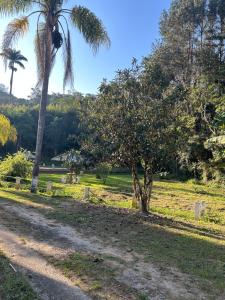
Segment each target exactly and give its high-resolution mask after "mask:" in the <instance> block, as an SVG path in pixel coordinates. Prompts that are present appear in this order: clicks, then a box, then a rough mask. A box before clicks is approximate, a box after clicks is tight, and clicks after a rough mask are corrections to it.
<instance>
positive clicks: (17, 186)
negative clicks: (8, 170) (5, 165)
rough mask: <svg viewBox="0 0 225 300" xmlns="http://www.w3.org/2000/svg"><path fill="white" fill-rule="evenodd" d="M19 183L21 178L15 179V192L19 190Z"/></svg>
mask: <svg viewBox="0 0 225 300" xmlns="http://www.w3.org/2000/svg"><path fill="white" fill-rule="evenodd" d="M20 183H21V178H20V177H16V189H17V190H19V189H20Z"/></svg>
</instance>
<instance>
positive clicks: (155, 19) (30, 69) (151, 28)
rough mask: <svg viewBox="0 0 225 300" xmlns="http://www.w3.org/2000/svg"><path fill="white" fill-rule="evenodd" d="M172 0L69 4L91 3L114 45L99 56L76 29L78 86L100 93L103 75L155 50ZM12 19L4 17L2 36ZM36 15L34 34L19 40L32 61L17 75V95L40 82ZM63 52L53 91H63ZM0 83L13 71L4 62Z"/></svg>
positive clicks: (86, 0) (85, 2)
mask: <svg viewBox="0 0 225 300" xmlns="http://www.w3.org/2000/svg"><path fill="white" fill-rule="evenodd" d="M170 2H171V0H112V1H109V0H94V1H93V0H78V1H74V0H69V1H68V2H67V6H68V7H72V6H73V5H74V4H80V5H84V6H87V7H88V8H89V9H91V10H92V11H93V12H94V13H95V14H96V15H97V16H98V17H99V18H101V19H102V21H103V23H104V25H105V27H106V29H107V31H108V34H109V36H110V38H111V41H112V45H111V48H110V49H104V48H101V49H100V51H99V52H98V54H97V55H96V56H93V53H92V51H91V49H90V48H89V46H88V45H86V44H85V42H84V40H83V38H82V36H81V35H80V34H79V33H78V32H77V31H76V29H72V31H71V32H72V45H73V61H74V74H75V83H74V87H75V89H76V90H77V91H79V92H82V93H96V92H97V90H98V86H99V84H100V83H101V81H102V79H103V78H107V79H109V80H110V79H112V78H113V77H114V74H115V71H116V70H118V69H122V68H124V67H128V66H129V65H130V62H131V59H132V57H136V58H137V59H139V60H140V59H141V58H142V57H143V56H145V55H147V54H149V53H150V51H151V47H152V43H153V42H154V41H155V40H156V39H158V38H159V26H158V25H159V20H160V15H161V13H162V10H163V9H168V8H169V5H170ZM10 19H12V18H3V17H1V20H0V37H2V34H3V32H4V29H5V27H6V25H7V23H8V22H9V20H10ZM35 21H36V17H35V16H34V17H32V18H31V24H30V33H29V34H27V35H26V36H25V37H24V38H23V39H22V40H20V41H19V42H18V45H17V47H16V48H17V49H19V50H21V52H22V54H23V55H24V56H26V57H27V58H28V60H29V62H28V63H27V64H26V70H22V69H18V72H17V73H16V74H15V81H14V87H13V93H14V95H16V96H17V97H25V98H26V97H27V96H28V95H29V94H30V91H31V88H32V87H34V86H35V84H36V62H35V55H34V51H33V49H34V45H33V40H34V31H35ZM61 61H62V60H61V54H60V53H59V55H58V57H57V62H56V64H55V67H54V71H53V73H52V76H51V79H50V87H49V92H50V93H51V92H60V93H62V92H63V87H62V78H63V66H62V63H61ZM0 74H1V75H0V83H3V84H5V85H6V86H7V87H8V85H9V77H10V72H9V71H7V72H6V73H5V71H4V68H3V66H2V64H1V63H0Z"/></svg>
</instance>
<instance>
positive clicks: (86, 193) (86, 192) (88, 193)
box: [83, 187, 90, 200]
mask: <svg viewBox="0 0 225 300" xmlns="http://www.w3.org/2000/svg"><path fill="white" fill-rule="evenodd" d="M89 197H90V188H89V187H85V188H84V198H83V200H89Z"/></svg>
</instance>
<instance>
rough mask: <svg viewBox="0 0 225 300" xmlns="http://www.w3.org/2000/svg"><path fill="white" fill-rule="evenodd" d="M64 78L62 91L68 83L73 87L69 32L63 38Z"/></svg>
mask: <svg viewBox="0 0 225 300" xmlns="http://www.w3.org/2000/svg"><path fill="white" fill-rule="evenodd" d="M63 55H64V78H63V89H64V90H65V87H66V84H67V83H70V84H71V87H73V83H74V76H73V63H72V47H71V39H70V31H69V30H67V37H65V38H64V52H63Z"/></svg>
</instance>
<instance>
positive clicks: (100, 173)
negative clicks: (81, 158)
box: [96, 162, 112, 184]
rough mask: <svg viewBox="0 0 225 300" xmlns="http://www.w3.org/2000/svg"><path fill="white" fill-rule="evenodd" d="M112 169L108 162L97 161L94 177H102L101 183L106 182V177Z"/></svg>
mask: <svg viewBox="0 0 225 300" xmlns="http://www.w3.org/2000/svg"><path fill="white" fill-rule="evenodd" d="M111 170H112V166H111V165H110V164H108V163H103V162H102V163H99V164H98V165H97V167H96V178H97V179H102V181H103V183H104V184H105V183H106V180H107V177H108V176H109V174H110V172H111Z"/></svg>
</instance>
